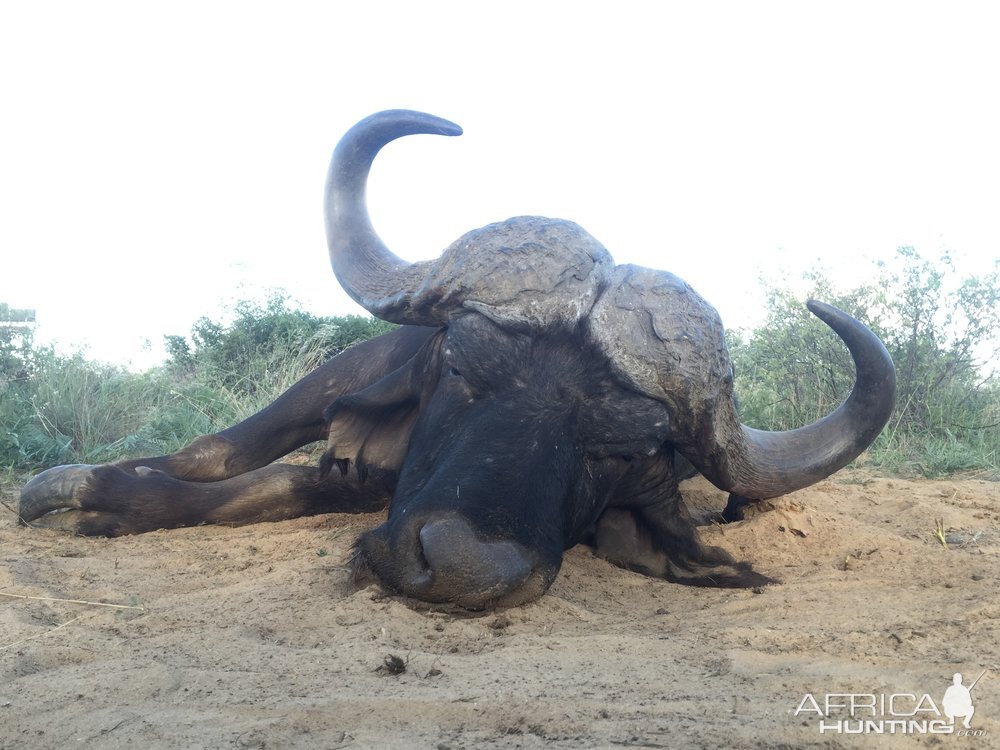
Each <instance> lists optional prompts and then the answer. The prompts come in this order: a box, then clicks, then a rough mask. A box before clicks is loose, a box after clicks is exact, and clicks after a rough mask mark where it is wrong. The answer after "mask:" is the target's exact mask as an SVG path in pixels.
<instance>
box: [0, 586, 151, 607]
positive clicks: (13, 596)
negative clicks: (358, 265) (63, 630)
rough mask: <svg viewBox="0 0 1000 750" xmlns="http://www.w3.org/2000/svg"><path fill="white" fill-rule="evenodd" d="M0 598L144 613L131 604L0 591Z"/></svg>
mask: <svg viewBox="0 0 1000 750" xmlns="http://www.w3.org/2000/svg"><path fill="white" fill-rule="evenodd" d="M0 596H9V597H10V598H11V599H31V600H33V601H37V602H63V603H65V604H87V605H89V606H91V607H111V608H112V609H138V610H140V611H143V612H144V611H145V610H146V608H145V607H136V606H133V605H131V604H108V603H107V602H88V601H84V600H83V599H58V598H56V597H54V596H25V595H24V594H8V593H7V592H6V591H0Z"/></svg>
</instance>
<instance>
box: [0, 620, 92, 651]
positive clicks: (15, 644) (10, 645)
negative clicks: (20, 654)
mask: <svg viewBox="0 0 1000 750" xmlns="http://www.w3.org/2000/svg"><path fill="white" fill-rule="evenodd" d="M87 614H89V613H85V614H82V615H77V616H76V617H73V618H72V619H69V620H66V622H64V623H62V624H61V625H56V626H55V627H54V628H52V629H51V630H46V631H45V632H44V633H35V634H34V635H29V636H28V637H27V638H22V639H21V640H19V641H14V642H13V643H8V644H6V645H3V646H0V651H3V650H5V649H8V648H14V646H20V645H21V644H22V643H24V642H26V641H30V640H32V639H33V638H41V637H42V636H43V635H48V634H49V633H54V632H56V631H57V630H60V629H61V628H64V627H66V626H67V625H69V624H70V623H74V622H76V621H77V620H79V619H80V618H81V617H86V616H87Z"/></svg>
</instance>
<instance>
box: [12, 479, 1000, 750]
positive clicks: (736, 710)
mask: <svg viewBox="0 0 1000 750" xmlns="http://www.w3.org/2000/svg"><path fill="white" fill-rule="evenodd" d="M685 489H686V494H687V496H688V497H689V499H690V500H691V504H692V506H693V512H694V515H695V516H696V517H698V518H700V519H702V520H703V521H704V523H705V527H704V529H703V533H704V535H705V537H706V538H707V540H708V541H710V542H711V543H715V544H719V545H722V546H724V547H727V548H728V549H730V550H731V551H732V552H734V553H735V554H737V555H738V556H739V557H741V558H742V559H747V560H750V561H752V562H753V563H754V564H755V565H756V566H757V568H758V569H759V570H761V571H763V572H766V573H769V574H771V575H774V576H776V577H778V578H780V579H782V581H783V584H782V585H779V586H772V587H768V588H766V589H763V590H760V591H758V592H752V591H713V590H704V589H691V588H686V587H683V586H678V585H674V584H670V583H666V582H663V581H658V580H652V579H648V578H644V577H643V576H640V575H638V574H634V573H629V572H627V571H624V570H620V569H617V568H615V567H613V566H611V565H610V564H608V563H606V562H604V561H602V560H600V559H596V558H595V557H594V556H593V555H592V554H591V553H590V551H589V550H588V549H586V548H575V549H572V550H570V551H569V552H567V553H566V556H565V562H564V564H563V568H562V572H561V573H560V575H559V577H558V579H557V580H556V582H555V584H554V585H553V587H552V589H551V590H550V591H549V592H548V593H547V594H546V595H545V596H544V597H542V598H541V599H540V600H539V601H537V602H535V603H532V604H529V605H526V606H522V607H518V608H516V609H510V610H507V611H503V612H492V613H486V614H481V615H478V616H473V615H458V614H455V613H448V612H441V611H435V610H433V609H426V608H423V607H417V606H415V605H413V604H412V603H410V602H407V601H406V600H402V599H398V598H395V597H389V596H386V595H385V594H383V593H382V592H381V591H379V590H378V589H377V588H374V587H371V588H367V589H363V590H356V589H354V588H353V587H352V586H351V584H350V583H349V581H348V576H347V572H346V570H345V560H346V558H347V555H348V551H349V547H350V544H351V541H352V539H353V537H354V535H355V533H356V532H357V531H358V530H359V529H361V528H362V527H364V526H366V525H371V524H374V523H375V522H376V520H377V519H376V517H373V516H320V517H315V518H309V519H301V520H297V521H292V522H286V523H279V524H261V525H256V526H249V527H243V528H237V529H230V528H220V527H199V528H194V529H183V530H176V531H165V532H157V533H152V534H146V535H143V536H137V537H128V538H122V539H110V540H109V539H84V538H74V537H69V536H64V535H59V534H57V533H54V532H49V531H42V530H37V529H25V528H18V527H17V526H16V524H15V517H14V515H13V513H11V512H9V509H4V508H2V507H0V560H2V568H0V592H3V593H5V594H19V595H24V596H30V597H40V598H32V599H15V598H11V597H7V596H0V747H2V748H4V749H8V748H9V749H11V750H14V749H17V750H32V749H34V748H87V749H88V750H90V749H92V748H116V749H117V748H122V749H124V748H129V749H132V748H146V747H150V748H320V749H328V750H329V749H332V748H347V747H350V748H366V747H386V748H397V747H398V748H403V747H406V748H410V747H413V748H501V747H502V748H507V747H523V748H536V747H543V746H544V747H553V748H562V747H566V748H570V747H572V748H578V747H608V748H616V747H640V748H641V747H651V748H721V747H729V748H739V747H745V748H764V747H776V748H783V747H787V748H806V747H810V748H812V747H822V748H833V747H914V746H923V747H942V748H948V747H963V748H964V747H974V748H997V747H1000V596H998V591H997V582H998V577H1000V523H998V521H1000V483H997V482H991V481H983V480H977V479H961V480H949V481H908V480H902V479H884V478H873V477H870V476H868V475H866V474H862V473H853V474H852V473H845V472H842V473H840V474H838V475H837V476H835V477H834V478H832V479H831V480H828V481H826V482H823V483H821V484H819V485H817V486H816V487H813V488H811V489H809V490H806V491H802V492H799V493H796V494H794V495H792V496H789V497H787V498H783V499H781V500H779V501H777V502H775V503H774V504H773V507H771V508H770V509H765V510H763V512H760V513H758V514H756V515H755V516H754V517H753V518H751V519H750V520H747V521H743V522H740V523H737V524H731V525H729V526H718V525H714V524H712V523H711V522H710V515H709V514H710V512H711V511H712V510H713V509H719V508H721V507H722V505H723V504H724V498H723V496H722V495H721V493H719V492H717V491H716V490H714V489H713V488H711V487H710V486H709V485H707V483H705V482H704V481H703V480H694V481H693V482H690V483H688V485H687V486H686V488H685ZM15 491H16V488H14V487H10V486H8V487H6V488H4V500H5V502H6V503H7V504H9V505H11V506H13V501H14V496H15ZM938 519H940V520H941V522H942V524H943V528H944V532H945V535H946V536H945V538H946V542H947V547H945V545H943V544H942V543H941V541H939V540H938V539H937V538H936V537H935V534H934V532H935V525H936V521H937V520H938ZM42 597H50V598H52V599H60V600H64V599H73V600H81V601H82V602H83V603H70V602H67V601H53V600H51V599H44V598H42ZM98 602H104V603H113V604H118V605H124V606H126V607H133V608H131V609H124V608H122V609H115V608H110V607H104V606H98V605H97V604H96V603H98ZM983 670H988V671H987V673H986V675H985V676H984V677H983V678H982V679H981V680H980V682H979V683H978V684H977V685H976V687H975V688H974V690H973V692H972V698H973V702H974V704H975V707H976V714H975V716H974V717H973V720H972V727H973V730H974V732H973V735H972V736H957V735H950V736H949V735H937V734H920V733H912V734H905V735H900V734H896V735H889V734H882V735H875V734H870V733H869V734H865V735H864V736H853V735H844V734H837V733H835V732H833V731H826V732H823V733H821V732H820V721H821V718H820V717H819V716H818V715H817V713H816V711H815V710H811V711H810V710H805V711H800V712H799V713H798V715H796V709H798V708H800V707H801V706H802V704H803V701H804V700H805V699H806V695H807V694H809V695H812V696H813V697H814V698H815V700H816V701H817V705H819V706H823V705H824V700H825V698H826V695H827V694H834V693H854V694H862V695H865V694H871V695H876V696H882V695H883V694H884V695H886V696H891V695H893V694H912V695H913V696H916V697H915V698H907V697H904V698H897V699H895V700H896V701H897V702H896V703H894V704H893V705H894V706H897V707H898V708H899V711H897V714H898V713H906V712H910V713H912V712H913V709H914V707H915V703H916V702H919V701H920V700H923V699H922V696H923V695H924V694H925V693H926V694H927V695H928V696H930V699H931V700H932V701H933V702H934V705H935V706H937V707H940V706H941V705H942V699H943V695H944V691H945V689H946V688H947V687H948V686H949V685H950V684H951V681H952V675H953V673H955V672H961V673H962V674H963V675H964V676H965V678H964V679H965V684H966V685H968V684H969V683H970V682H971V681H972V680H973V679H974V678H975V677H976V676H978V675H980V674H981V673H982V672H983ZM887 699H888V698H887ZM833 700H834V702H837V701H838V700H841V701H842V700H843V699H836V698H835V699H833ZM858 700H859V701H861V700H862V699H858ZM923 707H924V708H925V709H927V710H925V711H924V712H922V713H921V712H918V713H917V718H921V717H922V718H925V719H926V718H930V719H936V718H937V717H936V716H934V715H933V714H932V713H928V711H930V709H929V708H928V704H927V703H926V701H925V702H924V704H923ZM805 708H806V709H811V708H812V706H811V704H808V703H806V704H805ZM822 710H825V708H824V709H822ZM844 716H845V715H844V714H843V712H838V710H837V709H832V710H831V713H830V716H829V717H828V719H827V721H829V722H831V723H834V724H835V722H836V721H837V720H838V719H841V718H844ZM866 716H867V717H868V718H872V716H871V712H869V713H868V714H867V715H866ZM875 718H877V719H881V720H883V721H885V720H887V719H892V718H893V717H892V716H889V715H883V714H880V715H879V716H877V717H875ZM959 721H961V720H959ZM835 725H836V724H835ZM837 726H840V725H837ZM882 726H883V730H884V731H888V729H887V728H886V727H887V726H888V725H886V724H883V725H882ZM869 730H871V728H870V727H869Z"/></svg>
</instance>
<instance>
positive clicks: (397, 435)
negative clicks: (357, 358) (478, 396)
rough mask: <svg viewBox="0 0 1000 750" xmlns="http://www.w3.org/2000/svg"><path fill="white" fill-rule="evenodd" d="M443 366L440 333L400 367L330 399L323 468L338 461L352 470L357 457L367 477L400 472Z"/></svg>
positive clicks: (342, 467) (343, 469)
mask: <svg viewBox="0 0 1000 750" xmlns="http://www.w3.org/2000/svg"><path fill="white" fill-rule="evenodd" d="M440 372H441V359H440V337H438V336H435V337H432V338H431V339H430V340H429V341H428V342H427V344H425V345H424V346H422V347H421V348H420V349H419V350H418V351H417V353H416V354H414V355H413V356H412V357H411V358H410V359H409V360H407V361H406V363H405V364H403V365H402V366H401V367H399V368H398V369H396V370H393V371H392V372H390V373H389V374H388V375H386V376H385V377H383V378H382V379H381V380H377V381H375V382H374V383H372V384H371V385H369V386H368V387H367V388H364V389H362V390H360V391H356V392H355V393H351V394H348V395H346V396H341V397H340V398H338V399H337V400H336V401H334V402H333V403H332V404H330V405H329V406H328V407H327V408H326V411H324V413H323V416H324V417H325V418H326V421H327V423H328V424H329V428H330V430H329V440H328V442H327V449H326V453H325V454H324V455H323V458H322V460H321V462H320V467H321V470H322V473H323V474H324V475H325V474H326V473H327V472H329V471H330V469H331V468H332V466H333V465H334V464H336V465H337V466H338V467H339V468H340V470H341V472H346V471H347V467H348V465H349V464H350V463H351V462H353V463H354V464H355V468H356V469H357V472H358V476H359V477H360V479H361V480H362V481H364V480H365V479H366V478H367V476H368V474H369V473H370V472H372V471H376V472H379V473H383V472H385V473H390V474H398V473H399V470H400V468H401V467H402V465H403V460H404V459H405V458H406V453H407V451H408V450H409V446H410V433H411V432H413V426H414V424H415V423H416V421H417V416H418V415H419V414H420V410H421V409H422V408H423V405H424V404H426V403H427V400H428V399H429V398H430V396H431V394H432V393H433V392H434V387H435V386H436V385H437V381H438V379H439V377H440Z"/></svg>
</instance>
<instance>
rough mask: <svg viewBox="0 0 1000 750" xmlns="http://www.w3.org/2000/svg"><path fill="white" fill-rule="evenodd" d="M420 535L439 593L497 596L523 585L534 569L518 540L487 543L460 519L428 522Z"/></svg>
mask: <svg viewBox="0 0 1000 750" xmlns="http://www.w3.org/2000/svg"><path fill="white" fill-rule="evenodd" d="M419 536H420V545H421V547H422V550H423V556H424V560H425V561H426V563H427V567H428V573H429V574H430V578H431V580H432V583H431V586H432V587H433V588H434V589H435V591H436V593H437V594H438V595H445V596H447V597H448V598H452V597H453V596H457V597H464V596H467V595H469V594H476V595H478V596H482V597H486V598H492V597H496V596H499V595H501V594H503V593H506V592H508V591H511V590H513V589H515V588H517V587H518V586H520V585H521V584H522V583H523V582H524V581H525V580H526V579H527V578H528V576H529V575H530V574H531V571H532V567H533V566H532V565H531V563H530V562H529V560H528V559H527V557H526V556H525V554H524V553H523V552H522V551H521V548H520V545H518V544H517V543H516V542H512V541H504V540H501V541H492V542H484V541H482V540H480V539H479V538H478V537H477V536H476V533H475V531H474V530H473V528H472V526H471V525H470V524H469V523H468V522H467V521H465V520H464V519H461V518H437V519H433V520H431V521H428V522H427V523H425V524H424V525H423V526H422V527H421V529H420V533H419Z"/></svg>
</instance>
